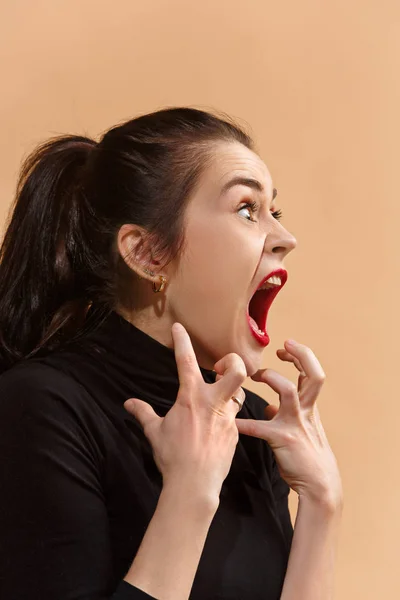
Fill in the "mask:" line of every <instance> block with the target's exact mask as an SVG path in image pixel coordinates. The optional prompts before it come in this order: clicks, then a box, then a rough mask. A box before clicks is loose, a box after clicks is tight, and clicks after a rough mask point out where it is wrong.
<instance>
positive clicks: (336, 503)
mask: <svg viewBox="0 0 400 600" xmlns="http://www.w3.org/2000/svg"><path fill="white" fill-rule="evenodd" d="M298 499H299V506H300V505H307V506H310V507H311V508H312V509H313V510H315V511H319V512H323V513H324V514H327V515H330V514H332V515H336V514H338V515H340V514H341V513H342V511H343V494H342V493H333V492H332V491H331V490H319V491H318V492H316V491H315V492H305V493H301V494H299V497H298Z"/></svg>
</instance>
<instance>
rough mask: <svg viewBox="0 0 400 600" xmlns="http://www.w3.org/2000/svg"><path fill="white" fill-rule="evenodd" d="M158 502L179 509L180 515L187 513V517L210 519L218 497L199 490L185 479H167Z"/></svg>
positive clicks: (215, 509) (217, 502) (216, 506)
mask: <svg viewBox="0 0 400 600" xmlns="http://www.w3.org/2000/svg"><path fill="white" fill-rule="evenodd" d="M159 504H162V505H163V506H164V507H168V506H171V507H173V508H174V509H175V510H179V511H180V513H181V514H182V515H185V514H186V515H188V517H189V518H190V517H193V518H194V517H197V518H200V519H203V518H205V519H211V520H212V518H213V517H214V515H215V513H216V512H217V509H218V506H219V497H218V496H216V495H215V494H210V493H208V492H205V491H203V490H199V489H198V486H197V485H192V484H189V482H186V481H180V482H172V481H169V482H167V483H165V484H164V485H163V488H162V490H161V494H160V499H159Z"/></svg>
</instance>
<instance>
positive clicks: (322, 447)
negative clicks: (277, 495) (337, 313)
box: [236, 341, 343, 506]
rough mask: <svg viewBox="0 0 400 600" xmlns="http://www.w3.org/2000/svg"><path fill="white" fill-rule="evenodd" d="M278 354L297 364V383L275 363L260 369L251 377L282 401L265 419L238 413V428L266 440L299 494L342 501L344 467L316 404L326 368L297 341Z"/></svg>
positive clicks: (318, 498)
mask: <svg viewBox="0 0 400 600" xmlns="http://www.w3.org/2000/svg"><path fill="white" fill-rule="evenodd" d="M277 355H278V357H279V358H280V359H281V360H283V361H288V362H292V363H293V364H294V366H295V367H296V368H297V369H298V371H299V372H300V375H299V378H298V384H297V386H296V385H295V384H294V383H292V382H291V381H290V380H289V379H286V377H283V376H282V375H280V374H279V373H277V372H276V371H273V370H272V369H260V370H259V371H257V373H255V374H254V375H253V376H252V379H253V380H254V381H260V382H264V383H265V384H266V385H268V386H269V387H271V388H272V389H273V390H274V391H275V392H276V393H277V394H278V395H279V401H280V406H279V408H278V407H277V406H273V405H268V406H266V408H265V418H266V420H265V421H264V420H254V419H240V418H237V417H236V424H237V427H238V430H239V433H243V434H246V435H250V436H253V437H257V438H261V439H264V440H265V441H267V442H268V444H269V445H270V446H271V448H272V450H273V452H274V454H275V458H276V462H277V464H278V467H279V472H280V474H281V476H282V478H283V479H284V480H285V481H286V482H287V483H288V485H289V486H290V487H291V488H292V489H293V490H295V492H297V493H298V494H299V496H306V497H308V498H311V499H312V500H313V501H317V502H321V501H323V502H326V501H327V500H329V501H330V502H331V503H333V504H334V505H339V506H340V505H341V503H342V499H343V490H342V482H341V478H340V473H339V469H338V465H337V462H336V459H335V456H334V454H333V452H332V449H331V447H330V445H329V442H328V439H327V437H326V434H325V431H324V428H323V426H322V422H321V419H320V415H319V411H318V408H317V405H316V400H317V397H318V394H319V392H320V390H321V388H322V385H323V383H324V381H325V373H324V371H323V370H322V367H321V365H320V363H319V361H318V360H317V358H316V356H315V355H314V353H313V352H312V351H311V350H310V348H308V347H307V346H304V345H302V344H299V343H297V342H294V343H291V342H290V341H286V342H285V349H280V350H277ZM239 414H240V413H239Z"/></svg>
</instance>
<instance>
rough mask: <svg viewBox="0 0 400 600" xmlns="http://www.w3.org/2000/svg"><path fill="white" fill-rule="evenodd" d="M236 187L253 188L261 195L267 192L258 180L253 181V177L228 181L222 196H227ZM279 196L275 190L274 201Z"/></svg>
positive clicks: (235, 178) (223, 188)
mask: <svg viewBox="0 0 400 600" xmlns="http://www.w3.org/2000/svg"><path fill="white" fill-rule="evenodd" d="M235 185H246V186H247V187H249V188H252V189H253V190H256V191H257V192H261V193H262V192H264V191H265V190H264V187H263V185H262V184H261V183H260V182H259V181H258V180H257V179H252V178H251V177H234V178H233V179H231V180H230V181H227V182H226V183H225V185H224V186H223V187H222V190H221V195H223V194H226V192H227V191H228V190H230V189H231V188H232V187H233V186H235ZM277 194H278V190H277V189H276V188H274V189H273V193H272V200H275V198H276V196H277Z"/></svg>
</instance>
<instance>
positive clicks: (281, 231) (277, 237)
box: [265, 224, 297, 259]
mask: <svg viewBox="0 0 400 600" xmlns="http://www.w3.org/2000/svg"><path fill="white" fill-rule="evenodd" d="M296 246H297V240H296V238H295V237H294V235H292V234H291V233H290V232H289V231H287V229H285V228H284V227H282V225H280V224H279V226H278V227H277V228H276V229H275V232H274V233H272V232H271V233H270V235H269V236H267V238H266V248H265V249H266V250H267V251H268V252H272V253H273V254H279V255H280V256H281V259H283V258H285V256H286V255H287V254H289V252H291V251H292V250H294V249H295V248H296Z"/></svg>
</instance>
